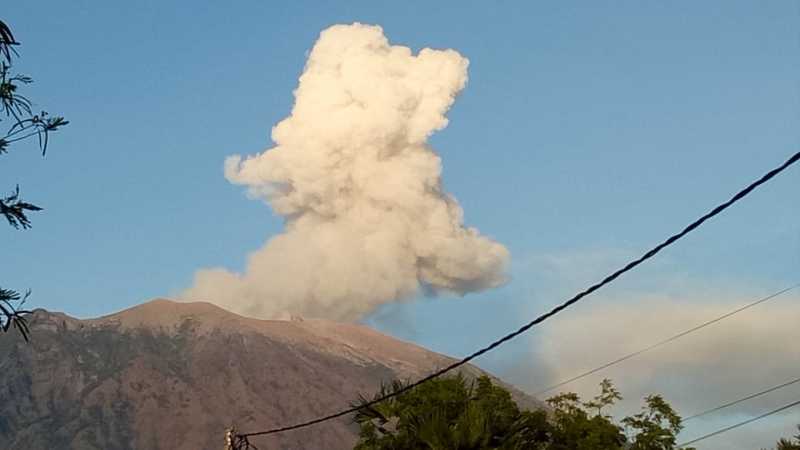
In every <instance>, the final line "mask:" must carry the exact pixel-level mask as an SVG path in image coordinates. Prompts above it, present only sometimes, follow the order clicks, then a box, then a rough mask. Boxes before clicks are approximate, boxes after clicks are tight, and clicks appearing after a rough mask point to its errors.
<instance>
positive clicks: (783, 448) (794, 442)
mask: <svg viewBox="0 0 800 450" xmlns="http://www.w3.org/2000/svg"><path fill="white" fill-rule="evenodd" d="M797 431H798V433H797V434H796V435H795V436H794V439H786V438H780V439H778V442H777V443H776V444H775V450H800V425H798V426H797Z"/></svg>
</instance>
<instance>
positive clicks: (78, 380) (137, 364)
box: [0, 299, 542, 450]
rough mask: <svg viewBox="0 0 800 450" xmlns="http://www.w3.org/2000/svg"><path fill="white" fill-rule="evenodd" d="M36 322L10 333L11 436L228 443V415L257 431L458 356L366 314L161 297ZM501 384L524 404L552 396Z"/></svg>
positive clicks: (301, 436)
mask: <svg viewBox="0 0 800 450" xmlns="http://www.w3.org/2000/svg"><path fill="white" fill-rule="evenodd" d="M29 324H30V326H31V335H32V338H31V341H30V342H29V343H26V342H25V341H23V340H22V338H21V337H19V336H16V335H15V334H13V333H9V334H7V335H5V336H2V338H0V355H2V358H0V400H1V401H0V442H2V447H3V448H7V449H26V450H39V449H41V450H45V449H47V450H57V449H80V450H83V449H87V450H88V449H97V450H129V449H144V450H160V449H171V450H175V449H180V450H183V449H185V450H198V449H209V450H219V449H221V448H222V447H223V438H224V432H225V429H226V428H227V427H229V426H231V425H235V426H236V427H237V428H238V429H239V430H241V431H243V432H248V431H258V430H264V429H269V428H273V427H277V426H284V425H289V424H292V423H295V422H299V421H304V420H308V419H312V418H315V417H317V416H320V415H326V414H329V413H331V412H335V411H337V410H339V409H341V408H344V407H347V406H349V405H350V403H351V402H352V401H353V400H355V399H356V398H357V397H358V395H359V394H365V395H368V396H370V395H371V393H372V392H374V391H375V390H376V389H377V388H378V387H379V386H380V384H381V383H382V382H387V381H390V380H392V379H397V378H400V379H411V380H413V379H416V378H419V377H421V376H424V375H426V374H428V373H430V372H431V371H433V370H435V369H437V368H440V367H443V366H445V365H448V364H450V363H451V362H453V359H452V358H449V357H447V356H444V355H441V354H438V353H435V352H431V351H429V350H426V349H424V348H422V347H419V346H416V345H413V344H410V343H407V342H403V341H400V340H397V339H394V338H392V337H389V336H386V335H384V334H381V333H379V332H377V331H375V330H372V329H370V328H369V327H366V326H363V325H357V324H346V323H336V322H330V321H324V320H302V319H293V320H287V321H278V320H257V319H251V318H247V317H243V316H239V315H236V314H233V313H231V312H228V311H226V310H224V309H221V308H219V307H217V306H214V305H212V304H210V303H179V302H173V301H170V300H164V299H157V300H153V301H150V302H147V303H144V304H142V305H139V306H136V307H133V308H131V309H127V310H125V311H122V312H119V313H116V314H112V315H109V316H105V317H100V318H97V319H88V320H79V319H75V318H73V317H70V316H68V315H66V314H63V313H58V312H48V311H45V310H41V309H39V310H36V311H34V313H33V314H32V315H30V316H29ZM462 373H463V374H464V375H465V376H468V377H475V376H478V375H481V374H483V373H484V372H483V371H481V370H480V369H478V368H476V367H474V366H466V367H465V368H464V369H463V370H462ZM501 384H503V383H502V382H501ZM504 386H506V387H508V388H510V389H511V391H512V393H513V395H514V397H515V400H516V401H517V402H518V403H519V404H520V405H521V406H522V407H526V408H538V407H541V406H542V405H541V403H540V402H538V401H537V400H535V399H533V398H531V397H528V396H527V395H525V394H524V393H522V392H520V391H518V390H516V389H513V388H512V387H510V386H508V385H504ZM357 431H358V429H357V427H356V426H355V425H354V424H353V422H352V419H351V418H348V417H343V418H340V419H337V420H332V421H329V422H326V423H323V424H320V425H316V426H314V427H310V428H305V429H301V430H296V431H290V432H286V433H282V434H278V435H272V436H265V437H263V438H259V439H258V440H254V441H253V443H254V444H256V445H258V446H259V448H262V449H265V448H266V449H293V450H294V449H308V450H312V449H313V450H319V449H332V450H336V449H342V450H345V449H351V448H352V447H353V444H354V443H355V441H356V439H357Z"/></svg>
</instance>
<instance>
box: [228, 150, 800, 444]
mask: <svg viewBox="0 0 800 450" xmlns="http://www.w3.org/2000/svg"><path fill="white" fill-rule="evenodd" d="M798 160H800V152H797V153H795V154H794V155H792V156H791V157H789V159H787V160H786V161H785V162H784V163H783V164H781V165H780V166H778V167H776V168H774V169H772V170H770V171H769V172H767V173H765V174H764V175H763V176H762V177H761V178H759V179H758V180H756V181H754V182H753V183H751V184H750V185H749V186H747V187H746V188H744V189H742V190H741V191H739V192H738V193H736V194H735V195H734V196H733V197H731V198H730V199H729V200H728V201H726V202H725V203H722V204H720V205H718V206H717V207H715V208H714V209H712V210H711V211H709V212H708V213H706V214H705V215H703V216H702V217H700V218H699V219H697V220H695V221H694V222H692V223H690V224H689V225H687V226H686V228H684V229H683V230H682V231H681V232H679V233H677V234H674V235H672V236H670V237H669V238H667V239H666V240H665V241H664V242H662V243H660V244H658V245H657V246H655V247H653V248H652V249H650V250H649V251H647V253H645V254H644V255H642V256H641V257H639V258H638V259H635V260H633V261H631V262H629V263H628V264H626V265H625V266H624V267H622V268H621V269H619V270H617V271H616V272H614V273H612V274H610V275H608V276H607V277H605V278H604V279H603V280H602V281H600V282H598V283H596V284H593V285H592V286H589V287H588V288H586V289H585V290H583V291H581V292H579V293H578V294H576V295H575V296H574V297H572V298H571V299H569V300H567V301H566V302H564V303H562V304H561V305H559V306H557V307H555V308H553V309H552V310H550V311H549V312H547V313H545V314H542V315H541V316H539V317H537V318H535V319H533V320H532V321H530V322H528V323H527V324H525V325H523V326H521V327H520V328H519V329H517V330H516V331H513V332H511V333H509V334H507V335H505V336H503V337H502V338H500V339H498V340H496V341H494V342H492V343H491V344H489V345H487V346H486V347H483V348H482V349H480V350H477V351H475V352H474V353H472V354H470V355H469V356H466V357H464V358H462V359H460V360H458V361H456V362H454V363H453V364H450V365H449V366H446V367H444V368H443V369H439V370H437V371H436V372H433V373H432V374H430V375H428V376H426V377H423V378H421V379H419V380H417V381H416V382H414V383H411V384H408V385H406V386H405V387H403V388H402V389H399V390H397V391H392V392H390V393H388V394H386V395H384V396H382V397H379V398H376V399H373V400H371V401H369V402H367V403H364V404H360V405H358V406H354V407H351V408H346V409H343V410H341V411H339V412H335V413H332V414H328V415H327V416H322V417H318V418H316V419H312V420H307V421H305V422H299V423H296V424H294V425H288V426H285V427H280V428H273V429H270V430H265V431H258V432H253V433H245V434H241V435H240V436H242V437H252V436H263V435H267V434H275V433H282V432H284V431H290V430H296V429H298V428H304V427H308V426H311V425H316V424H318V423H322V422H327V421H329V420H333V419H336V418H338V417H342V416H346V415H348V414H352V413H355V412H357V411H359V410H361V409H363V408H367V407H370V406H373V405H376V404H378V403H380V402H383V401H385V400H388V399H390V398H393V397H397V396H398V395H400V394H403V393H405V392H408V391H410V390H411V389H414V388H415V387H417V386H419V385H421V384H423V383H426V382H428V381H430V380H432V379H434V378H437V377H440V376H442V375H444V374H445V373H447V372H450V371H451V370H454V369H457V368H459V367H461V366H463V365H465V364H467V363H469V362H470V361H472V360H473V359H475V358H477V357H479V356H481V355H483V354H485V353H488V352H490V351H492V350H494V349H495V348H497V347H499V346H500V345H503V344H505V343H506V342H508V341H510V340H512V339H514V338H515V337H517V336H519V335H520V334H522V333H524V332H526V331H528V330H529V329H531V328H533V326H535V325H538V324H540V323H542V322H544V321H545V320H547V319H549V318H550V317H553V316H555V315H556V314H558V313H560V312H561V311H563V310H565V309H567V308H568V307H570V306H572V305H573V304H575V303H577V302H578V301H580V300H581V299H582V298H584V297H586V296H587V295H589V294H591V293H593V292H594V291H596V290H598V289H600V288H601V287H603V286H605V285H607V284H609V283H611V282H612V281H614V280H616V279H617V278H619V277H620V276H621V275H622V274H624V273H625V272H628V271H630V270H632V269H633V268H635V267H636V266H638V265H639V264H641V263H643V262H645V261H646V260H648V259H650V258H652V257H653V256H655V255H656V254H658V253H659V252H660V251H661V250H663V249H664V248H665V247H668V246H670V245H672V244H673V243H674V242H675V241H677V240H678V239H681V238H682V237H684V236H686V235H687V234H689V233H691V232H692V231H693V230H694V229H696V228H697V227H699V226H700V225H702V224H703V223H704V222H706V221H707V220H708V219H710V218H712V217H714V216H716V215H717V214H719V213H721V212H722V211H724V210H726V209H728V208H729V207H730V206H731V205H733V204H734V203H736V202H738V201H739V200H741V199H742V198H744V197H745V196H747V195H748V194H750V193H751V192H752V191H753V190H755V189H756V188H757V187H759V186H761V185H762V184H764V183H766V182H767V181H769V180H770V179H772V178H773V177H774V176H775V175H778V174H779V173H781V172H783V171H784V170H786V168H787V167H789V166H791V165H792V164H794V163H796V162H797V161H798Z"/></svg>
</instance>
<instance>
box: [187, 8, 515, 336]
mask: <svg viewBox="0 0 800 450" xmlns="http://www.w3.org/2000/svg"><path fill="white" fill-rule="evenodd" d="M468 64H469V62H468V60H467V59H466V58H464V57H462V56H461V55H460V54H459V53H457V52H456V51H453V50H431V49H427V48H426V49H423V50H421V51H420V52H419V53H418V54H417V55H414V54H412V52H411V50H410V49H409V48H407V47H403V46H395V45H390V44H389V42H388V40H387V38H386V37H385V36H384V34H383V30H382V29H381V28H380V27H378V26H368V25H362V24H358V23H355V24H352V25H335V26H332V27H330V28H328V29H326V30H324V31H323V32H322V33H321V34H320V37H319V40H318V41H317V42H316V44H315V45H314V48H313V49H312V50H311V52H310V54H309V56H308V61H307V62H306V66H305V69H304V71H303V74H302V75H301V76H300V80H299V85H298V87H297V89H296V90H295V92H294V95H295V104H294V107H293V109H292V112H291V115H290V116H289V117H287V118H286V119H284V120H282V121H281V122H280V123H278V124H277V125H276V126H275V127H274V128H273V129H272V140H273V142H274V143H275V146H274V147H273V148H271V149H268V150H266V151H264V152H263V153H259V154H255V155H252V156H248V157H246V158H242V157H241V156H239V155H234V156H230V157H228V158H227V160H226V161H225V177H226V178H227V179H228V180H229V181H230V182H232V183H235V184H240V185H243V186H246V187H247V188H248V190H249V194H250V195H251V196H253V197H255V198H260V199H263V200H265V201H266V202H267V203H268V204H269V205H270V206H271V207H272V209H273V210H274V211H275V212H276V213H277V214H279V215H281V216H282V217H283V218H284V220H285V231H284V232H283V233H281V234H278V235H276V236H274V237H272V238H271V239H269V241H268V242H267V243H266V244H265V245H264V246H263V247H262V248H261V249H259V250H256V251H255V252H254V253H252V254H250V255H249V259H248V262H247V266H246V269H245V271H244V273H241V274H239V273H232V272H230V271H228V270H225V269H220V268H213V269H202V270H199V271H198V272H197V273H196V274H195V278H194V284H193V286H192V287H190V288H189V289H187V290H186V291H184V292H183V293H182V294H181V298H183V299H185V300H204V301H210V302H213V303H216V304H219V305H220V306H223V307H225V308H228V309H230V310H233V311H235V312H238V313H241V314H244V315H248V316H253V317H259V318H265V319H281V318H287V317H288V316H292V315H299V316H304V317H318V318H326V319H332V320H341V321H354V320H358V319H359V318H362V317H364V316H365V315H367V314H369V313H370V312H372V311H374V310H375V309H376V308H377V307H378V306H380V305H382V304H384V303H387V302H394V301H398V300H403V299H408V298H410V297H412V296H414V295H415V294H418V293H419V292H420V290H422V289H423V287H424V290H425V291H429V292H430V291H432V292H450V293H456V294H460V295H463V294H465V293H468V292H474V291H480V290H484V289H488V288H492V287H496V286H498V285H501V284H503V283H504V282H505V281H506V277H505V269H506V265H507V262H508V259H509V252H508V250H507V249H506V248H505V247H504V246H503V245H501V244H499V243H497V242H495V241H493V240H491V239H489V238H487V237H484V236H482V235H481V234H480V233H479V232H478V230H476V229H475V228H469V227H465V226H464V225H463V211H462V209H461V207H460V206H459V204H458V202H457V201H456V199H455V198H453V197H452V196H451V195H449V194H447V193H446V192H444V191H443V189H442V183H441V176H440V175H441V160H440V158H439V157H438V156H437V155H436V154H435V153H434V152H433V150H432V149H431V148H430V147H429V146H428V145H427V143H426V140H427V138H428V137H429V136H430V135H431V134H432V133H433V132H435V131H437V130H441V129H443V128H444V127H445V126H447V123H448V121H447V118H446V117H445V113H446V112H447V110H448V109H449V108H450V106H451V105H452V104H453V102H454V100H455V97H456V95H457V94H458V93H459V92H460V91H461V90H462V89H463V88H464V86H465V84H466V82H467V66H468Z"/></svg>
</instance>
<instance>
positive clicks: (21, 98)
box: [0, 21, 69, 340]
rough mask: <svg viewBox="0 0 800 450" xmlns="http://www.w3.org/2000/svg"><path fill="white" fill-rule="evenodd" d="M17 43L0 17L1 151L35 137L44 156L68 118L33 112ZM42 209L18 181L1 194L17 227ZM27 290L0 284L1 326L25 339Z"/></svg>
mask: <svg viewBox="0 0 800 450" xmlns="http://www.w3.org/2000/svg"><path fill="white" fill-rule="evenodd" d="M18 45H19V42H17V40H16V39H15V38H14V34H13V33H12V32H11V28H10V27H9V26H8V25H6V24H5V23H4V22H3V21H0V122H3V121H6V122H9V123H10V125H9V126H8V128H7V129H6V131H5V133H3V134H0V155H2V154H4V153H7V152H8V150H9V147H10V146H11V144H14V143H16V142H19V141H23V140H26V139H29V138H31V139H32V138H35V139H36V142H37V143H38V146H39V151H41V152H42V156H44V155H45V153H46V152H47V146H48V143H49V137H50V133H51V132H53V131H56V130H57V129H59V128H60V127H62V126H64V125H67V124H68V123H69V122H67V121H66V120H65V119H64V118H63V117H61V116H50V115H49V114H48V113H47V111H41V112H39V113H35V112H34V110H33V103H32V102H31V100H30V99H29V98H28V97H26V96H25V95H23V94H22V93H21V92H20V89H21V88H22V87H24V86H26V85H29V84H31V83H32V82H33V79H32V78H31V77H29V76H27V75H22V74H17V73H14V72H13V71H12V66H13V59H14V58H15V57H17V56H19V55H18V53H17V51H16V47H17V46H18ZM41 210H42V208H40V207H38V206H36V205H34V204H32V203H28V202H25V201H23V200H22V198H21V197H20V193H19V185H17V186H15V188H14V190H13V191H12V192H11V194H9V195H8V196H6V197H0V215H2V216H3V217H5V219H6V221H7V222H8V223H9V225H11V226H12V227H14V228H16V229H23V230H24V229H27V228H30V227H31V221H30V219H29V218H28V213H29V212H35V211H41ZM29 294H30V292H28V293H26V294H25V295H24V296H22V295H20V294H19V293H18V292H16V291H12V290H8V289H3V288H0V330H2V331H3V332H7V331H8V330H9V329H10V328H12V327H13V328H15V329H17V330H19V331H20V333H22V336H24V337H25V339H26V340H27V339H28V337H29V332H28V327H27V324H26V323H25V314H27V313H28V311H25V310H23V309H20V308H21V306H22V304H23V303H24V301H25V299H27V297H28V295H29Z"/></svg>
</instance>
